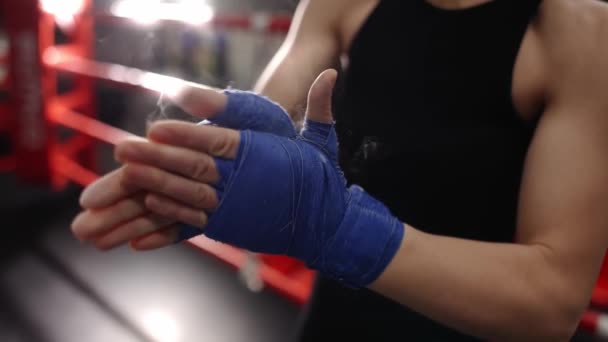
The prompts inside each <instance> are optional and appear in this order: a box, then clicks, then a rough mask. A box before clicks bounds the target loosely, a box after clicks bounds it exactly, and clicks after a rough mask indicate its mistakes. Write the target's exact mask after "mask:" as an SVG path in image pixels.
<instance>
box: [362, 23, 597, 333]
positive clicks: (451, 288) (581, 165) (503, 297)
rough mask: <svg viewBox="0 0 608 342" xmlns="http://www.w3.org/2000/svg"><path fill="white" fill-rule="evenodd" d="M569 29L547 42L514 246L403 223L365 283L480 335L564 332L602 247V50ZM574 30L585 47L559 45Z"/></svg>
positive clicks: (586, 292) (589, 285)
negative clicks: (385, 260)
mask: <svg viewBox="0 0 608 342" xmlns="http://www.w3.org/2000/svg"><path fill="white" fill-rule="evenodd" d="M579 13H580V12H579ZM554 19H555V18H552V19H551V18H547V20H554ZM556 22H560V21H559V20H556ZM543 25H545V24H543ZM576 25H578V26H581V25H580V23H577V24H576ZM547 26H551V25H549V24H548V23H547ZM562 26H564V25H562ZM583 26H584V25H583ZM605 28H606V26H604V30H605ZM566 29H567V30H574V29H575V28H574V27H571V28H566ZM577 30H578V33H575V34H574V35H572V33H570V35H568V33H566V32H563V31H562V32H560V31H561V30H557V29H555V32H552V33H551V35H555V36H551V37H556V36H561V37H560V38H559V39H558V40H557V41H556V42H555V43H556V44H555V45H554V44H553V43H552V42H550V41H548V42H547V43H548V44H549V45H551V46H555V48H554V49H553V48H552V49H551V50H550V51H548V53H549V56H550V58H549V59H547V62H548V63H550V64H551V70H552V71H553V72H552V73H551V75H553V76H552V77H553V78H552V79H551V81H550V86H549V88H548V89H547V92H548V101H549V102H548V105H547V107H546V111H545V112H544V114H543V116H542V119H541V121H540V123H539V126H538V129H537V132H536V135H535V138H534V140H533V142H532V145H531V147H530V151H529V154H528V158H527V161H526V165H525V170H524V178H523V182H522V188H521V195H520V207H519V213H518V226H517V241H516V243H504V244H499V243H486V242H475V241H469V240H462V239H457V238H449V237H441V236H435V235H430V234H426V233H423V232H421V231H418V230H416V229H415V228H413V227H408V228H406V229H407V230H406V238H405V239H404V243H403V245H402V247H401V250H400V251H399V253H398V255H397V256H396V257H395V259H394V260H393V262H392V264H391V265H390V266H389V267H388V268H387V270H386V272H385V273H384V274H383V275H382V276H381V277H380V279H379V280H378V281H377V282H376V283H375V284H373V286H372V288H373V289H375V290H377V291H378V292H380V293H382V294H384V295H386V296H388V297H391V298H393V299H395V300H397V301H399V302H401V303H403V304H404V305H407V306H409V307H411V308H413V309H414V310H417V311H419V312H421V313H422V314H425V315H427V316H428V317H430V318H432V319H435V320H437V321H439V322H442V323H444V324H446V325H448V326H451V327H453V328H455V329H457V330H460V331H463V332H465V333H469V334H473V335H476V336H478V337H480V338H483V339H486V340H515V341H565V340H569V339H570V337H571V335H572V334H573V333H574V330H575V328H576V326H577V323H578V320H579V318H580V316H581V314H582V312H583V310H584V309H585V308H586V306H587V305H588V302H589V298H590V296H591V292H592V289H593V287H594V284H595V281H596V278H597V275H598V272H599V269H600V266H601V262H602V259H603V256H604V253H605V251H606V247H607V246H608V229H607V227H608V215H607V214H606V213H607V212H608V100H606V95H605V94H603V95H602V91H605V89H608V72H607V71H606V70H608V58H605V57H606V56H608V49H606V48H605V45H604V48H603V49H599V48H598V46H597V44H599V42H600V40H601V39H603V38H601V37H606V35H600V32H601V31H602V30H601V29H597V27H596V30H595V32H592V31H587V34H586V35H583V34H582V32H581V31H580V29H577ZM573 32H575V31H573ZM543 34H544V33H543ZM594 34H597V35H596V36H595V39H596V40H594V39H593V36H594ZM576 37H579V39H578V40H581V37H588V39H590V41H589V44H588V45H585V44H583V43H577V45H576V46H572V45H571V46H570V47H567V45H568V44H572V43H573V41H576V40H577V39H573V40H572V41H570V40H569V38H576ZM589 37H591V38H589ZM550 39H553V38H550ZM557 42H559V43H561V44H559V45H558V44H557ZM566 42H567V44H565V43H566ZM593 42H595V43H593ZM564 46H566V47H565V48H564ZM601 50H603V51H601ZM581 56H584V59H582V58H580V57H581ZM489 229H491V227H489Z"/></svg>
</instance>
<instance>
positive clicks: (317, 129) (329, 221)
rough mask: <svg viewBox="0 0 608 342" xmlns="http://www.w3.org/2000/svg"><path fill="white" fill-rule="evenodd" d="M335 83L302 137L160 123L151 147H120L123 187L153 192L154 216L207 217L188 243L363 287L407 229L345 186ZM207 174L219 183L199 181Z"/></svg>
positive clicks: (327, 83) (327, 77)
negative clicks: (220, 245)
mask: <svg viewBox="0 0 608 342" xmlns="http://www.w3.org/2000/svg"><path fill="white" fill-rule="evenodd" d="M335 79H336V74H335V72H325V73H323V74H322V75H321V76H320V77H319V78H318V79H317V81H316V82H315V84H314V85H313V86H312V88H311V90H310V93H309V103H308V111H307V116H306V119H307V120H306V126H305V128H304V129H303V130H302V132H301V133H300V134H294V135H291V134H287V135H286V136H280V135H276V134H270V133H264V132H259V131H252V130H249V129H246V130H242V131H237V130H231V129H226V128H219V127H213V126H208V125H193V124H188V123H183V122H173V121H166V122H157V123H155V124H154V125H152V127H151V128H150V131H149V138H150V141H148V142H145V141H127V142H124V143H122V144H120V145H119V146H118V147H117V149H116V156H117V159H119V160H120V161H122V162H124V163H126V164H127V165H126V166H125V169H124V171H123V173H122V183H123V184H124V185H126V186H127V187H134V188H139V189H143V190H145V191H147V192H154V193H155V194H149V195H147V196H146V200H145V202H146V204H147V208H148V209H150V210H152V211H153V212H155V213H156V214H160V215H162V216H163V217H168V218H172V219H174V220H178V221H180V222H185V221H186V219H185V218H184V217H182V216H180V215H181V214H180V213H185V212H189V213H193V214H194V213H198V217H199V218H200V217H201V215H202V213H205V216H204V217H205V219H204V220H200V219H199V220H198V221H196V222H190V223H191V224H190V225H188V226H185V227H186V228H187V229H185V230H182V232H185V233H186V234H187V235H182V237H181V238H188V237H191V236H192V234H201V233H204V234H205V235H206V236H207V237H209V238H212V239H215V240H218V241H220V242H224V243H228V244H231V245H234V246H237V247H241V248H244V249H247V250H251V251H254V252H260V253H270V254H284V255H289V256H292V257H295V258H297V259H300V260H302V261H304V262H306V263H307V264H308V266H309V267H311V268H314V269H317V270H320V271H322V272H323V273H324V274H325V275H327V276H332V277H334V278H336V279H339V280H342V281H343V282H344V283H347V284H350V285H352V286H365V285H367V284H369V283H370V282H371V281H373V280H374V279H375V278H376V277H377V276H378V275H379V274H380V272H381V271H382V270H383V269H384V267H385V266H386V264H387V263H388V261H389V260H390V259H391V258H392V256H393V255H394V253H395V251H396V249H397V248H398V246H399V245H400V242H401V238H402V236H403V225H402V224H401V223H400V222H399V221H398V220H397V219H396V218H395V217H393V216H391V215H390V212H389V211H388V209H386V208H385V207H384V206H383V205H382V204H381V203H379V202H377V201H376V200H375V199H373V198H371V197H370V196H369V195H367V194H366V193H365V192H364V191H363V189H361V188H359V187H351V188H347V187H346V181H345V179H344V177H343V175H342V172H341V171H340V168H339V166H338V162H337V160H338V153H337V151H338V145H337V137H336V132H335V130H334V127H333V120H332V114H331V93H332V90H333V85H334V83H335ZM254 119H255V118H254ZM254 121H255V120H254ZM209 172H217V174H218V175H219V178H218V179H217V180H216V181H211V182H209V181H201V180H200V179H199V178H200V175H206V174H207V173H209ZM156 194H161V195H162V196H164V198H170V199H171V200H169V201H168V202H163V201H162V200H161V198H160V197H157V195H156ZM192 223H194V224H192Z"/></svg>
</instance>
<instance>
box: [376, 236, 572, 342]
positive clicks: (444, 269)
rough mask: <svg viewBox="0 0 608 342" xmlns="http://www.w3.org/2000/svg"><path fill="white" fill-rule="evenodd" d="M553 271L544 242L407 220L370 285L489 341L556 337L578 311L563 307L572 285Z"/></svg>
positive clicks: (565, 330)
mask: <svg viewBox="0 0 608 342" xmlns="http://www.w3.org/2000/svg"><path fill="white" fill-rule="evenodd" d="M550 270H551V267H550V266H549V265H548V261H547V258H546V257H545V256H544V255H543V251H542V249H541V248H540V247H535V246H526V245H518V244H506V243H504V244H499V243H486V242H477V241H469V240H463V239H456V238H449V237H441V236H434V235H430V234H426V233H423V232H420V231H418V230H415V229H414V228H411V227H407V228H406V234H405V239H404V240H403V244H402V246H401V248H400V250H399V252H398V253H397V255H396V256H395V258H394V259H393V261H392V262H391V264H390V265H389V266H388V267H387V269H386V270H385V272H384V273H383V274H382V276H381V277H380V278H379V279H378V280H377V281H376V282H375V283H373V284H372V286H371V288H372V289H373V290H375V291H377V292H379V293H382V294H383V295H385V296H387V297H390V298H392V299H394V300H396V301H398V302H400V303H402V304H404V305H406V306H408V307H410V308H411V309H413V310H415V311H417V312H419V313H421V314H423V315H425V316H427V317H429V318H431V319H434V320H436V321H439V322H441V323H443V324H445V325H447V326H451V327H452V328H454V329H456V330H459V331H462V332H464V333H467V334H471V335H475V336H478V337H480V338H483V339H486V340H517V341H522V340H533V341H542V340H550V341H556V337H558V338H562V337H563V336H566V335H567V334H568V332H569V331H570V330H571V329H572V327H570V326H569V325H570V323H571V322H572V321H573V320H572V315H576V314H577V313H578V311H577V309H573V310H567V309H566V310H564V309H563V307H562V306H563V305H564V304H563V303H564V301H563V297H564V296H563V294H564V292H563V290H566V291H567V289H562V288H559V286H556V285H557V284H562V283H563V282H561V281H560V279H558V278H559V276H558V275H557V274H556V272H553V273H552V272H551V271H550ZM570 291H573V289H570ZM569 311H570V312H569ZM564 325H566V326H564Z"/></svg>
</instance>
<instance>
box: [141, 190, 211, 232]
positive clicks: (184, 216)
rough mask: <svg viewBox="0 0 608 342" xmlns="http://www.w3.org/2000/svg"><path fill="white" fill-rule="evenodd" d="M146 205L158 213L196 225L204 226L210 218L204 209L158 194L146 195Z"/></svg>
mask: <svg viewBox="0 0 608 342" xmlns="http://www.w3.org/2000/svg"><path fill="white" fill-rule="evenodd" d="M146 207H147V208H148V209H149V210H150V211H152V212H154V213H156V214H158V215H162V216H163V217H166V218H169V219H172V220H174V221H178V222H182V223H186V224H189V225H192V226H195V227H201V228H202V227H204V226H205V225H206V224H207V220H208V219H207V214H206V213H205V212H204V211H203V210H200V209H194V208H191V207H188V206H186V205H184V204H181V203H179V202H177V201H175V200H172V199H170V198H167V197H164V196H161V195H158V194H148V195H147V196H146Z"/></svg>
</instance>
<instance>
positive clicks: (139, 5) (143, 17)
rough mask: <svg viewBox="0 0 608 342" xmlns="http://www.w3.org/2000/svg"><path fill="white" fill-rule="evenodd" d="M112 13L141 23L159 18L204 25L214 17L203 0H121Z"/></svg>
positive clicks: (152, 21) (211, 9) (148, 22)
mask: <svg viewBox="0 0 608 342" xmlns="http://www.w3.org/2000/svg"><path fill="white" fill-rule="evenodd" d="M111 12H112V14H114V15H116V16H119V17H124V18H129V19H132V20H134V21H136V22H138V23H141V24H147V25H149V24H154V23H156V22H158V21H159V20H175V21H181V22H185V23H188V24H192V25H202V24H205V23H207V22H209V21H210V20H211V19H213V16H214V11H213V8H212V7H211V6H209V5H208V4H206V3H205V2H204V1H203V0H179V1H172V2H166V1H162V0H119V1H117V2H115V3H114V5H113V6H112V8H111Z"/></svg>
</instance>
